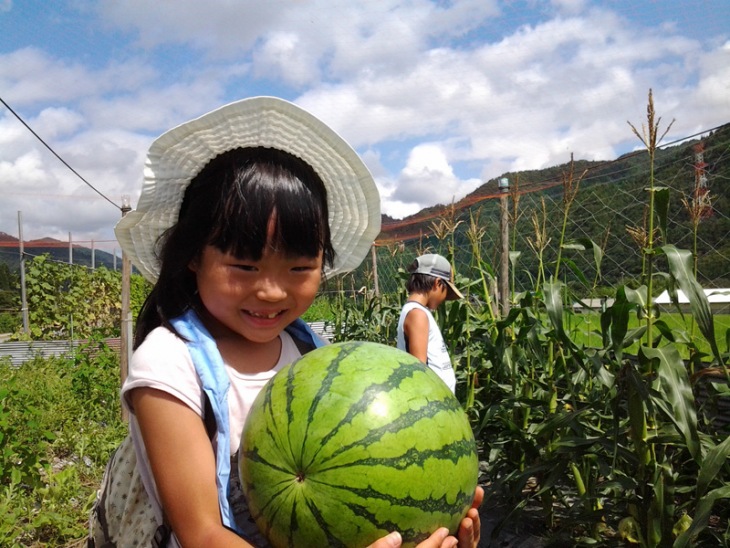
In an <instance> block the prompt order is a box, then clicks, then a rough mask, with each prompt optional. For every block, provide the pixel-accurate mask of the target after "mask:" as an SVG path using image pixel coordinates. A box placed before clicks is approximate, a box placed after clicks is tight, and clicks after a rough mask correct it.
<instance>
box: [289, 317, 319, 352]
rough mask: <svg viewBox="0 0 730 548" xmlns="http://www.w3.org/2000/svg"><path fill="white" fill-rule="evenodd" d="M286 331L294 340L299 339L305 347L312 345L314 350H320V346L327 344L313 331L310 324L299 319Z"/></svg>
mask: <svg viewBox="0 0 730 548" xmlns="http://www.w3.org/2000/svg"><path fill="white" fill-rule="evenodd" d="M285 331H286V332H287V333H289V334H290V335H291V336H292V337H293V338H294V339H298V340H300V341H301V342H303V343H304V344H305V345H311V346H312V347H314V348H319V347H320V346H324V345H326V344H327V343H326V342H325V341H324V340H323V339H322V338H321V337H320V336H319V335H317V334H316V333H315V332H314V331H312V328H311V327H309V324H308V323H307V322H305V321H304V320H302V319H301V318H297V319H296V320H294V321H293V322H292V323H291V324H289V326H288V327H287V328H286V330H285Z"/></svg>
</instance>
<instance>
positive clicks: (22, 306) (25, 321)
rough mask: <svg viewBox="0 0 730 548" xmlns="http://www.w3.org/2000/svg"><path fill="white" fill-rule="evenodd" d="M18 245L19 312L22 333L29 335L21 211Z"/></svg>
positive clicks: (19, 212)
mask: <svg viewBox="0 0 730 548" xmlns="http://www.w3.org/2000/svg"><path fill="white" fill-rule="evenodd" d="M18 247H19V249H20V303H21V304H20V312H21V314H22V316H23V333H24V334H25V335H30V322H29V320H28V299H27V297H26V294H25V251H24V249H23V212H22V211H18Z"/></svg>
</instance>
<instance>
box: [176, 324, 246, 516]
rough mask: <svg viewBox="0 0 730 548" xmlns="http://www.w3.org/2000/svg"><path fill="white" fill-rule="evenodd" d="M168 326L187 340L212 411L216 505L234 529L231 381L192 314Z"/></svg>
mask: <svg viewBox="0 0 730 548" xmlns="http://www.w3.org/2000/svg"><path fill="white" fill-rule="evenodd" d="M170 323H171V324H172V326H173V327H174V328H175V330H176V331H177V332H178V333H179V334H180V335H182V336H183V337H185V339H186V340H187V341H188V342H187V346H188V350H189V351H190V356H191V358H192V360H193V364H195V371H196V372H197V374H198V377H199V378H200V382H201V385H202V387H203V391H204V392H205V395H206V396H207V398H208V401H209V402H210V404H211V407H212V409H213V415H214V416H215V422H216V427H217V433H218V443H217V446H216V455H215V463H216V484H217V487H218V505H219V506H220V511H221V519H222V520H223V525H225V526H226V527H228V528H231V529H235V528H236V523H235V520H234V519H233V515H232V512H231V509H230V507H229V504H228V480H229V478H230V475H231V458H230V444H231V442H230V440H231V437H230V423H229V422H228V389H229V388H230V384H231V382H230V380H229V378H228V373H227V372H226V368H225V366H224V365H223V358H222V357H221V354H220V352H219V351H218V346H217V345H216V343H215V339H213V337H212V336H211V335H210V333H209V332H208V330H207V329H206V328H205V326H204V325H203V323H202V322H201V321H200V319H199V318H198V316H197V315H196V314H195V312H194V311H192V310H188V311H187V312H186V313H185V314H183V315H182V316H180V317H178V318H175V319H174V320H172V321H171V322H170Z"/></svg>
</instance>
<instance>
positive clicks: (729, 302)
mask: <svg viewBox="0 0 730 548" xmlns="http://www.w3.org/2000/svg"><path fill="white" fill-rule="evenodd" d="M703 291H704V292H705V296H706V297H707V300H708V302H709V303H710V309H711V310H712V312H713V313H714V314H730V288H718V289H703ZM654 302H655V303H656V304H657V305H658V306H659V307H661V308H662V309H663V310H665V311H667V312H672V311H674V310H676V308H675V306H674V304H672V298H671V297H670V296H669V291H664V292H662V294H661V295H659V296H658V297H657V298H656V299H654ZM677 302H678V304H679V308H680V309H681V310H682V312H689V309H690V308H689V299H688V298H687V296H686V295H685V294H684V291H682V290H681V289H679V290H677Z"/></svg>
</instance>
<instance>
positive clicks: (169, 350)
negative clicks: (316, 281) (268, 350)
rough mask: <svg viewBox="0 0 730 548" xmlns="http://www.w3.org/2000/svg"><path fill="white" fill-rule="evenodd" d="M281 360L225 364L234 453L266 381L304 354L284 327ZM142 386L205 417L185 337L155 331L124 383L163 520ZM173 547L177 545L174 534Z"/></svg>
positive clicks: (141, 463) (145, 474)
mask: <svg viewBox="0 0 730 548" xmlns="http://www.w3.org/2000/svg"><path fill="white" fill-rule="evenodd" d="M280 338H281V354H280V355H279V361H278V362H277V364H276V365H275V366H274V367H273V368H272V369H270V370H269V371H264V372H262V373H256V374H253V375H244V374H241V373H239V372H238V371H236V370H235V369H233V368H232V367H230V366H229V365H228V364H225V367H226V371H227V372H228V377H229V379H230V381H231V386H230V389H229V392H228V419H229V424H230V437H231V443H230V445H231V446H230V454H231V456H233V455H235V454H236V452H237V451H238V446H239V444H240V442H241V433H242V431H243V425H244V423H245V421H246V417H247V416H248V412H249V410H250V409H251V405H252V404H253V402H254V400H255V399H256V396H257V395H258V393H259V391H260V390H261V389H262V388H263V387H264V385H265V384H266V382H267V381H268V380H269V379H271V377H273V376H274V374H275V373H276V372H277V371H279V370H280V369H282V368H283V367H284V366H285V365H288V364H290V363H291V362H293V361H294V360H296V359H297V358H299V357H300V356H301V353H300V352H299V349H298V348H297V346H296V344H295V343H294V340H293V339H292V338H291V335H289V334H288V333H287V332H285V331H282V333H281V335H280ZM140 387H148V388H155V389H157V390H162V391H163V392H167V393H169V394H171V395H173V396H175V397H176V398H177V399H179V400H180V401H182V402H183V403H184V404H185V405H187V406H188V407H190V409H192V410H193V411H195V413H197V414H198V415H199V416H200V417H202V416H203V410H204V406H205V399H204V398H205V395H204V393H203V389H202V387H201V384H200V378H199V377H198V374H197V373H196V371H195V365H194V364H193V360H192V358H191V357H190V352H189V351H188V347H187V345H186V344H185V342H184V341H183V340H181V339H180V338H179V337H177V336H176V335H175V334H174V333H172V332H171V331H169V330H168V329H167V328H165V327H158V328H156V329H155V330H153V331H152V332H151V333H150V334H149V335H147V338H146V339H145V340H144V342H143V343H142V344H141V345H140V346H139V347H138V348H137V350H135V352H134V354H133V355H132V359H131V362H130V365H129V372H128V376H127V379H126V381H125V383H124V386H123V387H122V402H123V404H124V405H125V406H126V407H127V409H128V410H129V431H130V434H131V436H132V439H133V440H134V445H135V448H136V451H137V458H138V467H139V472H140V476H141V477H142V482H143V483H144V486H145V489H146V490H147V493H149V494H150V499H151V501H152V504H153V506H154V507H155V511H156V513H157V517H158V519H162V506H161V505H160V499H159V496H158V494H157V487H156V486H155V482H154V478H153V476H152V471H151V470H150V464H149V460H148V458H147V452H146V450H145V447H144V444H143V442H142V435H141V433H140V431H139V425H138V423H137V418H136V416H135V415H134V409H132V408H131V405H130V402H129V400H128V394H129V391H130V390H133V389H135V388H140ZM170 546H173V547H177V546H178V542H177V539H176V538H175V537H174V535H173V538H172V539H171V544H170Z"/></svg>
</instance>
